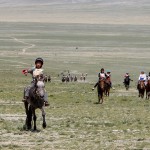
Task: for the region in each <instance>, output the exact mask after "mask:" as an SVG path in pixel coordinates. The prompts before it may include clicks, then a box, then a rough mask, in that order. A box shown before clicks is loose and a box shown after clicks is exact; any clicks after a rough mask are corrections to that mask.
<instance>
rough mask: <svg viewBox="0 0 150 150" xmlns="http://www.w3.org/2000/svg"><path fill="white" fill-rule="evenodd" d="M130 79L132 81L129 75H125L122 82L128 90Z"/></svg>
mask: <svg viewBox="0 0 150 150" xmlns="http://www.w3.org/2000/svg"><path fill="white" fill-rule="evenodd" d="M130 81H133V80H131V79H130V77H129V76H127V77H125V79H124V82H123V83H124V86H125V88H126V90H128V89H129V87H130Z"/></svg>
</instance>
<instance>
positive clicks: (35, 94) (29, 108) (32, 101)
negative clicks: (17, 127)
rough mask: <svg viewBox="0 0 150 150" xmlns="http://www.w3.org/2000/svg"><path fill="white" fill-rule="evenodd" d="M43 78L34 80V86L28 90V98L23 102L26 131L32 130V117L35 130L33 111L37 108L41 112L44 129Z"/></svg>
mask: <svg viewBox="0 0 150 150" xmlns="http://www.w3.org/2000/svg"><path fill="white" fill-rule="evenodd" d="M44 87H45V85H44V78H41V77H38V78H36V79H35V86H34V87H32V88H31V89H30V90H29V98H28V99H27V101H26V102H24V105H25V110H26V115H27V117H26V123H25V126H26V127H27V129H28V130H30V129H31V128H32V123H31V122H32V116H33V120H34V130H36V118H37V117H36V114H35V110H36V109H37V108H39V109H40V110H41V111H42V117H43V128H46V121H45V110H44V106H45V105H44V95H45V89H44Z"/></svg>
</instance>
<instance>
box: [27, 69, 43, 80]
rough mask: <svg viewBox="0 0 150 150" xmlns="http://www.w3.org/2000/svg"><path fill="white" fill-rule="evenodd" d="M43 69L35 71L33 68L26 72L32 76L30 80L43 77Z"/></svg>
mask: <svg viewBox="0 0 150 150" xmlns="http://www.w3.org/2000/svg"><path fill="white" fill-rule="evenodd" d="M43 71H44V70H43V69H41V68H40V69H37V68H35V67H33V68H31V69H30V70H28V73H30V74H32V78H33V79H35V78H36V77H37V76H40V75H43Z"/></svg>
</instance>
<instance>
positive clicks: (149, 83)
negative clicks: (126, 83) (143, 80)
mask: <svg viewBox="0 0 150 150" xmlns="http://www.w3.org/2000/svg"><path fill="white" fill-rule="evenodd" d="M149 97H150V80H148V81H147V85H146V99H149Z"/></svg>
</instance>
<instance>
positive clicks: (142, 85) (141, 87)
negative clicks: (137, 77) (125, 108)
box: [139, 81, 145, 89]
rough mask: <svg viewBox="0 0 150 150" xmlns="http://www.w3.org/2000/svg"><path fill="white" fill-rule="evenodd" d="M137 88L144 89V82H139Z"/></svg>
mask: <svg viewBox="0 0 150 150" xmlns="http://www.w3.org/2000/svg"><path fill="white" fill-rule="evenodd" d="M139 85H140V86H139V87H140V89H144V88H145V83H144V81H140V83H139Z"/></svg>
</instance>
